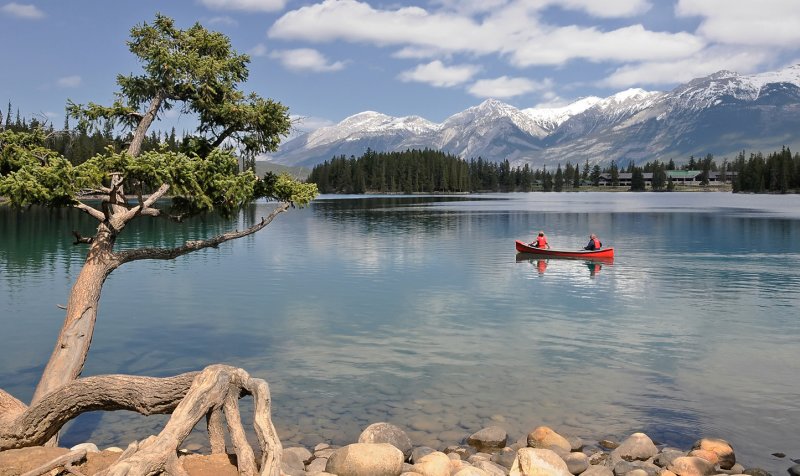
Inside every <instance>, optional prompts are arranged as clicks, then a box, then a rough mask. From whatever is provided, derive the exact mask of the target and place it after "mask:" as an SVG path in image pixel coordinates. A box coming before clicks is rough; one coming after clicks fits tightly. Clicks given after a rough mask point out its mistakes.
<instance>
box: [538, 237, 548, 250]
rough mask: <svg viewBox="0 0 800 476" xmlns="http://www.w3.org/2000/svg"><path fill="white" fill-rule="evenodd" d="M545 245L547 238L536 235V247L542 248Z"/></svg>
mask: <svg viewBox="0 0 800 476" xmlns="http://www.w3.org/2000/svg"><path fill="white" fill-rule="evenodd" d="M545 246H547V238H545V237H544V236H537V237H536V247H537V248H544V247H545Z"/></svg>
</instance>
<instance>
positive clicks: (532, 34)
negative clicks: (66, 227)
mask: <svg viewBox="0 0 800 476" xmlns="http://www.w3.org/2000/svg"><path fill="white" fill-rule="evenodd" d="M156 12H160V13H162V14H164V15H167V16H170V17H172V18H174V19H175V20H176V22H177V25H178V26H179V27H181V28H187V27H189V26H191V25H192V24H193V23H195V22H200V23H202V24H203V25H205V26H206V27H207V28H209V29H213V30H216V31H220V32H222V33H224V34H226V35H227V36H228V37H230V38H231V41H232V43H233V46H234V48H235V49H236V50H237V51H239V52H240V53H248V54H250V55H251V60H252V62H251V65H250V79H249V81H248V83H247V84H246V85H245V86H244V87H243V89H245V90H246V91H255V92H257V93H259V94H260V95H262V96H265V97H270V98H273V99H275V100H277V101H280V102H281V103H283V104H285V105H287V106H288V107H289V108H290V111H291V113H292V115H293V116H296V117H298V118H302V122H301V126H300V127H301V128H302V129H313V128H315V127H318V126H320V125H325V124H329V123H334V122H339V121H341V120H342V119H344V118H345V117H347V116H350V115H352V114H355V113H358V112H362V111H367V110H372V111H379V112H382V113H385V114H389V115H392V116H407V115H419V116H422V117H425V118H426V119H429V120H432V121H436V122H439V121H442V120H443V119H445V118H446V117H448V116H450V115H452V114H454V113H456V112H459V111H461V110H463V109H466V108H467V107H470V106H474V105H477V104H479V103H480V102H482V101H483V100H484V99H486V98H489V97H493V98H496V99H500V100H502V101H504V102H507V103H509V104H512V105H514V106H517V107H519V108H528V107H535V106H560V105H566V104H567V103H569V102H571V101H573V100H575V99H578V98H580V97H585V96H592V95H593V96H601V97H605V96H609V95H611V94H613V93H616V92H618V91H622V90H625V89H628V88H633V87H638V88H643V89H646V90H660V91H663V90H669V89H671V88H672V87H674V86H675V85H677V84H679V83H681V82H685V81H688V80H689V79H692V78H695V77H700V76H705V75H708V74H710V73H713V72H715V71H718V70H720V69H728V70H732V71H737V72H739V73H742V74H748V73H759V72H763V71H771V70H777V69H780V68H782V67H785V66H787V65H789V64H794V63H798V62H800V26H798V25H800V5H798V0H759V1H758V2H756V1H751V0H675V1H663V0H430V1H421V0H419V1H413V0H388V1H376V0H324V1H319V0H317V1H303V0H180V1H170V2H164V1H161V2H157V1H151V0H138V1H107V0H74V1H62V0H50V1H33V2H31V1H28V2H26V1H24V0H21V1H19V2H3V0H0V41H2V44H3V49H2V51H3V52H2V55H1V56H0V58H2V61H0V110H2V112H3V114H5V112H6V104H7V102H8V101H11V102H12V104H13V106H14V108H15V110H16V109H17V108H18V109H19V110H20V112H21V113H22V115H23V116H26V117H31V116H32V115H34V114H36V115H46V116H48V117H50V118H51V120H52V121H53V123H54V124H56V125H61V123H63V120H64V105H65V104H66V101H67V99H71V100H73V101H75V102H77V103H86V102H88V101H94V102H97V103H102V104H110V102H111V101H112V99H113V93H114V91H116V84H115V78H116V75H117V74H120V73H122V74H129V73H131V72H138V71H139V69H138V68H139V67H138V63H137V62H136V60H135V58H134V57H133V56H132V55H131V54H130V53H129V52H128V50H127V47H126V44H125V41H126V40H127V38H128V35H129V31H130V28H131V27H133V26H134V25H137V24H141V23H143V22H148V23H150V22H152V20H153V18H154V16H155V13H156ZM168 119H169V120H170V121H173V122H174V123H175V124H176V125H177V127H178V129H179V130H180V129H181V128H183V129H192V128H193V121H192V119H191V118H188V117H180V116H178V117H171V118H168Z"/></svg>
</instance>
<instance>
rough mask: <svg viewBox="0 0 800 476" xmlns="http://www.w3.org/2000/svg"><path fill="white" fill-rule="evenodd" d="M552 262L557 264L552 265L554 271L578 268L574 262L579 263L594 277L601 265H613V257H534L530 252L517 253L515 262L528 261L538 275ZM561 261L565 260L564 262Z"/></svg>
mask: <svg viewBox="0 0 800 476" xmlns="http://www.w3.org/2000/svg"><path fill="white" fill-rule="evenodd" d="M551 262H553V263H556V264H557V266H554V267H553V268H551V269H553V270H554V271H555V272H559V271H564V270H574V269H576V268H579V267H580V266H578V265H576V264H575V263H581V265H582V266H583V267H585V268H586V269H588V270H589V277H592V278H593V277H595V275H597V273H599V272H600V271H601V270H602V269H603V266H604V265H605V266H613V265H614V258H591V259H587V258H570V257H563V258H561V257H559V258H555V257H550V258H541V257H536V255H533V254H530V253H517V263H530V264H532V265H533V266H535V267H536V271H537V272H538V273H539V275H544V273H545V271H547V269H548V265H549V264H550V263H551ZM562 262H566V263H567V264H564V263H562Z"/></svg>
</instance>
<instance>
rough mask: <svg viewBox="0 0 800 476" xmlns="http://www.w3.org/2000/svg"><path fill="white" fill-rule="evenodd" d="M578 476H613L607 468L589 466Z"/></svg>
mask: <svg viewBox="0 0 800 476" xmlns="http://www.w3.org/2000/svg"><path fill="white" fill-rule="evenodd" d="M580 476H614V472H613V471H611V468H609V467H608V466H602V465H595V464H593V465H591V466H589V467H588V468H587V469H586V471H584V472H582V473H581V474H580Z"/></svg>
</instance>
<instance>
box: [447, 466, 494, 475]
mask: <svg viewBox="0 0 800 476" xmlns="http://www.w3.org/2000/svg"><path fill="white" fill-rule="evenodd" d="M488 475H489V473H487V472H486V471H484V470H482V469H480V468H476V467H474V466H467V467H465V468H461V469H459V470H458V471H457V472H456V473H455V474H454V475H453V476H488Z"/></svg>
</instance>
